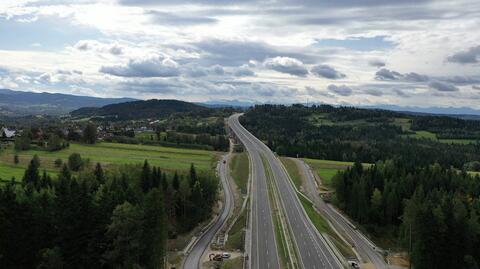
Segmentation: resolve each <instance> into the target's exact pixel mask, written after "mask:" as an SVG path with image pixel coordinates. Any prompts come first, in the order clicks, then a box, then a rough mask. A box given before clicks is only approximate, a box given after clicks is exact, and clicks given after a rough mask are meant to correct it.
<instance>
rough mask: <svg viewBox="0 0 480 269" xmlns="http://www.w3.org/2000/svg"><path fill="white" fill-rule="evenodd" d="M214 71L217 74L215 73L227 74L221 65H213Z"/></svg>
mask: <svg viewBox="0 0 480 269" xmlns="http://www.w3.org/2000/svg"><path fill="white" fill-rule="evenodd" d="M212 72H213V73H214V74H215V75H219V76H221V75H224V74H225V70H224V69H223V67H221V66H220V65H218V64H217V65H214V66H212Z"/></svg>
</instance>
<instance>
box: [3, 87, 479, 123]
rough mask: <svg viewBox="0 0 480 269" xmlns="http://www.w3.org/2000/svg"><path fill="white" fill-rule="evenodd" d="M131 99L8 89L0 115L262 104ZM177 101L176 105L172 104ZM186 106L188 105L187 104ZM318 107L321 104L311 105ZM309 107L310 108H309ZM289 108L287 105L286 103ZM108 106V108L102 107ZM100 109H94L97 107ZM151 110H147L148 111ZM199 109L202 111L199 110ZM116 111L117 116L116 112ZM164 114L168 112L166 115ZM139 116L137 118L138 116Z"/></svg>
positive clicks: (459, 112) (461, 112)
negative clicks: (152, 106) (144, 101)
mask: <svg viewBox="0 0 480 269" xmlns="http://www.w3.org/2000/svg"><path fill="white" fill-rule="evenodd" d="M135 101H139V100H138V99H133V98H98V97H89V96H78V95H70V94H60V93H47V92H42V93H36V92H24V91H13V90H9V89H0V116H2V115H7V116H25V115H38V114H47V115H62V114H68V113H70V112H72V111H74V110H78V109H80V108H82V109H81V110H79V111H76V112H75V113H74V114H79V113H82V114H83V115H112V114H115V115H121V116H122V117H123V116H126V117H136V116H135V115H136V113H135V112H130V111H120V109H117V107H115V106H113V107H109V106H108V105H111V104H120V103H125V102H133V103H131V104H128V105H125V106H120V108H121V109H135V110H138V109H140V110H141V111H143V112H145V113H146V115H155V114H156V113H160V110H159V109H160V107H161V109H165V110H166V111H169V112H172V111H175V109H176V108H174V106H175V105H178V106H179V107H178V111H188V110H198V109H205V108H207V107H208V108H219V107H236V108H238V107H241V108H248V107H251V106H254V105H256V104H262V103H259V102H254V101H240V100H213V101H206V102H201V103H187V102H182V101H176V100H156V102H158V103H156V104H153V103H152V102H154V101H150V103H149V102H147V103H145V105H146V107H142V105H141V104H142V102H141V101H139V102H138V103H135ZM175 102H178V103H175ZM187 104H188V105H187ZM311 104H317V105H319V104H321V103H311ZM311 104H309V105H311ZM151 105H154V106H157V108H153V110H150V108H151V107H150V106H151ZM287 105H288V104H287ZM105 106H107V107H105ZM100 107H102V109H98V110H97V109H96V108H100ZM149 107H150V108H149ZM200 107H201V108H200ZM360 107H362V108H378V109H385V110H393V111H399V112H404V113H410V114H411V113H413V114H441V115H454V116H455V117H458V118H463V119H480V110H477V109H472V108H468V107H426V108H423V107H416V106H397V105H369V106H360ZM117 112H118V113H117ZM169 112H167V113H169ZM137 116H138V115H137Z"/></svg>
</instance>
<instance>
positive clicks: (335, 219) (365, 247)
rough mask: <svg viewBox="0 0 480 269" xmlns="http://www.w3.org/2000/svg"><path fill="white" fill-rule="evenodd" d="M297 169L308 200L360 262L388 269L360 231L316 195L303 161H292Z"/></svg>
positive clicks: (313, 179) (307, 168)
mask: <svg viewBox="0 0 480 269" xmlns="http://www.w3.org/2000/svg"><path fill="white" fill-rule="evenodd" d="M292 159H293V160H295V161H296V162H297V164H298V167H299V168H301V169H302V170H303V172H304V173H303V174H304V175H305V177H306V181H307V182H306V192H307V195H308V196H309V198H310V199H311V200H312V201H313V202H314V203H315V206H316V207H317V209H318V210H320V212H321V213H323V215H324V216H326V217H327V218H328V220H329V221H330V222H331V223H332V224H333V226H334V227H335V229H336V230H337V231H339V232H340V233H341V234H342V235H343V236H344V237H345V238H347V240H349V241H350V243H352V244H353V245H354V246H355V250H356V251H357V252H358V254H359V255H360V257H361V259H362V262H367V263H368V262H370V263H372V264H373V265H374V266H375V267H376V268H377V269H388V268H389V265H388V264H387V263H386V262H385V260H384V259H383V257H382V255H381V254H380V253H379V252H378V251H376V250H375V249H376V247H375V245H373V243H371V242H370V241H369V240H368V239H367V238H366V237H365V236H364V235H363V234H361V232H360V231H358V230H357V229H355V228H353V227H355V226H353V224H351V223H349V221H348V220H347V219H346V218H345V217H344V216H343V215H342V214H341V213H340V212H338V210H337V209H336V208H334V207H333V206H332V205H330V204H327V203H325V202H324V201H323V199H321V198H320V196H319V195H318V191H317V187H316V184H315V176H314V175H313V172H312V170H311V169H310V167H309V166H308V165H307V164H306V163H305V162H303V161H301V160H298V159H294V158H292Z"/></svg>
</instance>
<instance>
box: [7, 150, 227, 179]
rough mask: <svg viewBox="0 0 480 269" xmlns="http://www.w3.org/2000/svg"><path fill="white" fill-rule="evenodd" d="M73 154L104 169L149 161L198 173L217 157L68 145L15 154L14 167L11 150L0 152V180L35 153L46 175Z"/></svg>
mask: <svg viewBox="0 0 480 269" xmlns="http://www.w3.org/2000/svg"><path fill="white" fill-rule="evenodd" d="M72 153H79V154H80V155H81V156H82V158H88V159H90V162H91V163H97V162H100V163H101V164H102V165H104V166H105V167H107V168H108V167H110V166H118V165H121V164H141V163H143V162H144V161H145V160H148V162H149V163H150V165H152V166H158V167H161V168H162V169H166V170H171V171H173V170H179V171H181V170H185V171H186V170H188V169H189V168H190V164H192V163H193V164H194V165H195V167H196V168H197V169H198V170H199V171H210V170H211V169H212V168H213V167H214V165H215V161H216V160H217V158H218V154H217V153H216V152H214V151H206V150H192V149H179V148H169V147H161V146H147V145H130V144H117V143H98V144H96V145H84V144H70V147H69V148H68V149H64V150H61V151H56V152H47V151H40V150H28V151H21V152H18V153H17V154H18V156H19V159H20V163H19V164H18V165H14V164H13V158H14V155H15V151H14V150H13V149H12V148H11V147H10V148H8V149H6V150H4V151H2V152H0V177H2V178H4V179H6V178H11V177H12V176H15V177H16V178H19V177H21V176H22V175H23V169H25V168H26V167H27V165H28V163H29V162H30V160H31V159H32V157H33V155H35V154H37V155H38V156H39V157H40V161H41V167H40V168H41V169H46V170H47V171H48V172H49V173H55V172H56V171H58V168H56V167H55V165H54V162H55V160H56V159H62V160H63V162H67V160H68V157H69V156H70V154H72Z"/></svg>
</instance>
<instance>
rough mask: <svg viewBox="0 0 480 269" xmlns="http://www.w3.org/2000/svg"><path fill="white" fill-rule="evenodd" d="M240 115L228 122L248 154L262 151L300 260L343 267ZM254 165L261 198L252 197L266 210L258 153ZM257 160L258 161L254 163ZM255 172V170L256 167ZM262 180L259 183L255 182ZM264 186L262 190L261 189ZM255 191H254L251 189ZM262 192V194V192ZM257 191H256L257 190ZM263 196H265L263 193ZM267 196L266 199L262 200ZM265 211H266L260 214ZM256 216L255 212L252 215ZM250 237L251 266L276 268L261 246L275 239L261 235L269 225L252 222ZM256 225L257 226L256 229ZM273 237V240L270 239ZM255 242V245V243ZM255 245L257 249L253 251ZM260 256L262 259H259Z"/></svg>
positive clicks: (315, 267)
mask: <svg viewBox="0 0 480 269" xmlns="http://www.w3.org/2000/svg"><path fill="white" fill-rule="evenodd" d="M239 116H240V115H239V114H236V115H234V116H232V117H230V118H229V121H228V122H229V125H230V127H231V128H232V130H233V131H234V132H235V133H236V134H237V136H238V138H239V139H240V140H241V141H242V143H243V144H244V145H245V146H246V147H247V150H248V152H249V153H250V155H251V156H260V154H263V155H264V156H265V157H266V159H267V161H268V163H269V165H270V167H271V169H272V173H273V178H274V181H275V183H276V185H277V188H278V193H279V196H280V200H281V203H282V205H283V207H284V209H285V214H286V217H287V222H288V224H289V225H290V228H291V229H292V233H293V241H294V244H295V245H296V247H297V249H298V252H299V263H300V265H301V266H302V267H303V268H305V269H320V268H326V269H333V268H343V266H342V265H341V264H340V262H339V261H338V259H337V258H336V256H335V255H334V254H333V253H332V251H331V250H330V248H329V247H328V245H327V243H326V242H325V241H324V239H323V237H321V235H320V233H319V232H318V231H317V229H316V228H315V226H314V225H313V224H312V222H311V221H310V219H309V218H308V216H307V214H306V212H305V210H304V209H303V207H302V205H301V203H300V201H299V199H298V197H297V194H296V193H295V190H294V188H293V186H292V183H291V181H290V180H289V178H288V174H287V173H286V170H285V169H284V167H283V165H282V163H281V162H280V160H279V159H278V158H277V157H276V156H275V155H274V154H273V152H272V151H271V150H270V149H269V148H268V147H267V146H266V145H265V144H264V143H263V142H261V141H260V140H258V139H257V138H256V137H255V136H253V135H252V134H251V133H250V132H248V131H247V130H246V129H245V128H244V127H243V126H241V124H240V123H239V121H238V117H239ZM252 159H253V162H254V166H256V167H257V169H262V171H261V173H257V174H256V175H254V177H253V179H254V182H256V184H257V185H259V187H260V188H262V189H261V190H260V193H261V196H262V197H260V198H262V199H260V200H259V199H258V198H257V199H254V200H257V206H258V205H259V204H260V203H265V204H264V205H261V206H262V208H265V210H267V209H268V210H269V206H268V197H266V196H267V190H266V183H265V179H264V178H261V177H260V178H259V174H263V175H264V171H263V167H262V166H261V159H260V157H255V158H253V157H252ZM256 163H258V164H256ZM257 172H258V171H257ZM259 182H261V184H258V183H259ZM263 188H264V189H265V190H264V189H263ZM254 192H255V191H254ZM263 193H265V194H263ZM257 195H258V192H257ZM263 196H265V197H263ZM262 200H266V201H262ZM259 213H260V215H262V214H263V212H261V211H260V212H259V211H257V212H256V214H255V215H258V214H259ZM265 213H266V214H268V215H269V217H268V219H270V218H271V214H269V211H266V212H265ZM263 215H265V214H263ZM254 217H255V216H254ZM259 217H261V216H257V220H258V218H259ZM253 229H254V231H253V236H252V237H253V239H252V240H253V241H252V253H251V255H252V260H255V261H257V262H258V263H257V265H255V263H253V264H252V268H258V269H264V268H279V267H278V266H273V267H267V266H264V264H265V262H271V261H265V259H271V256H265V250H264V249H263V247H264V244H266V246H268V247H269V248H271V247H273V245H274V243H273V242H271V241H269V240H272V239H270V236H269V237H264V235H265V234H268V233H270V232H272V231H271V227H270V225H267V226H266V227H263V226H262V225H260V226H259V225H258V224H257V225H256V226H255V224H254V227H253ZM255 229H256V230H257V231H256V232H255ZM255 234H257V236H258V235H260V236H261V240H262V241H263V240H266V241H265V243H263V242H260V241H259V240H255ZM272 241H273V240H272ZM255 244H257V245H255ZM255 249H256V251H255ZM259 260H260V261H261V262H262V263H260V262H259Z"/></svg>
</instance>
